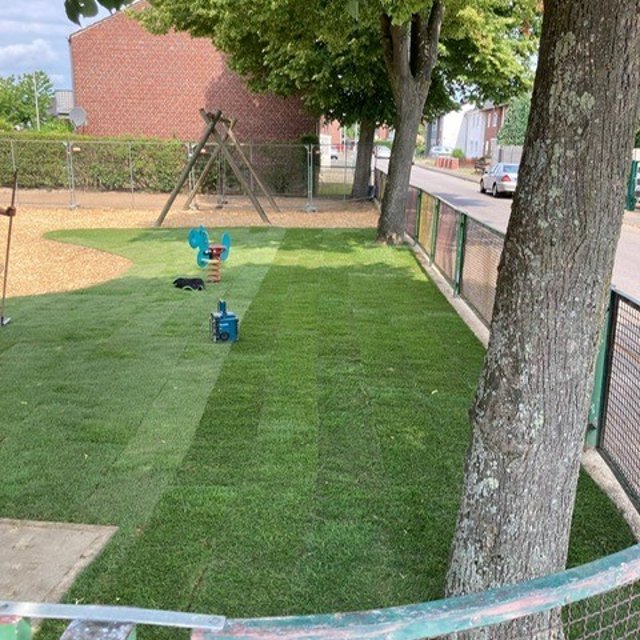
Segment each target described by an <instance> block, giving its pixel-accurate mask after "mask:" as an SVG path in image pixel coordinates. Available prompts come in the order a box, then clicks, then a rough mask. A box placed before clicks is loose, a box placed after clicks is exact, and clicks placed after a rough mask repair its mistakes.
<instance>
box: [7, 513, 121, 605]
mask: <svg viewBox="0 0 640 640" xmlns="http://www.w3.org/2000/svg"><path fill="white" fill-rule="evenodd" d="M116 531H117V527H101V526H95V525H83V524H61V523H56V522H34V521H29V520H6V519H0V600H14V601H18V602H57V601H58V600H59V599H60V598H61V597H62V596H63V595H64V594H65V592H66V591H67V590H68V589H69V587H70V586H71V585H72V583H73V581H74V580H75V578H76V576H77V575H78V574H79V573H80V572H81V571H82V570H83V569H84V568H85V567H86V566H88V565H89V564H90V563H91V562H92V561H93V560H94V558H95V557H96V556H97V555H98V554H99V553H100V551H101V550H102V548H103V547H104V546H105V545H106V544H107V542H108V541H109V540H110V539H111V536H113V534H114V533H115V532H116Z"/></svg>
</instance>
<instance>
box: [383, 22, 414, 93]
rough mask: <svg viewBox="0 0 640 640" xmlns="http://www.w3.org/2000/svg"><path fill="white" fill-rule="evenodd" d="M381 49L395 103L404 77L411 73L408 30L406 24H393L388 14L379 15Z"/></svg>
mask: <svg viewBox="0 0 640 640" xmlns="http://www.w3.org/2000/svg"><path fill="white" fill-rule="evenodd" d="M380 25H381V27H382V49H383V52H384V61H385V64H386V66H387V72H388V74H389V82H390V84H391V90H392V91H393V97H394V99H395V102H396V105H398V104H399V100H400V98H401V93H402V91H401V88H402V86H403V84H404V79H405V78H407V77H409V76H410V75H411V70H410V68H409V31H408V29H407V25H394V24H393V22H392V21H391V18H390V16H389V15H388V14H386V13H383V14H381V16H380Z"/></svg>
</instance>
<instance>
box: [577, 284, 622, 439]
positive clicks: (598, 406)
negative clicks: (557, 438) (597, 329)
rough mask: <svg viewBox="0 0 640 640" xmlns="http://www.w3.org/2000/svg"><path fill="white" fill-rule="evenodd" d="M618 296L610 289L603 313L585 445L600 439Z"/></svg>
mask: <svg viewBox="0 0 640 640" xmlns="http://www.w3.org/2000/svg"><path fill="white" fill-rule="evenodd" d="M618 304H619V296H618V294H617V292H616V290H615V289H613V288H612V289H611V294H610V296H609V304H608V306H607V311H606V314H605V322H604V327H602V333H601V334H600V348H599V350H598V357H597V359H596V369H595V380H594V383H593V392H592V394H591V405H590V407H589V422H588V424H587V435H586V438H585V444H586V446H587V447H598V446H599V445H600V442H601V441H602V435H603V430H604V421H605V415H606V410H607V398H608V397H609V383H610V381H611V356H612V355H613V349H612V346H613V340H614V338H615V326H616V322H617V318H618Z"/></svg>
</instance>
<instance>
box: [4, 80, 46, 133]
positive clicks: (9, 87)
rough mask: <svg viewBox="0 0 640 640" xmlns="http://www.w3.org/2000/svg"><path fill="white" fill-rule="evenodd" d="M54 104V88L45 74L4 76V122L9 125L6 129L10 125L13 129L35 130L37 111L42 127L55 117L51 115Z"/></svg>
mask: <svg viewBox="0 0 640 640" xmlns="http://www.w3.org/2000/svg"><path fill="white" fill-rule="evenodd" d="M36 95H37V98H38V106H37V110H36ZM52 101H53V85H52V84H51V80H49V76H48V75H47V74H46V73H45V72H44V71H36V72H35V73H25V74H23V75H21V76H8V77H6V78H2V77H0V121H3V122H4V123H5V124H4V127H5V128H6V125H7V124H8V125H9V126H10V128H15V127H24V128H35V127H36V121H37V116H36V112H38V113H39V118H40V124H44V123H46V122H47V121H48V120H50V119H51V118H52V116H51V115H50V114H49V109H50V107H51V104H52Z"/></svg>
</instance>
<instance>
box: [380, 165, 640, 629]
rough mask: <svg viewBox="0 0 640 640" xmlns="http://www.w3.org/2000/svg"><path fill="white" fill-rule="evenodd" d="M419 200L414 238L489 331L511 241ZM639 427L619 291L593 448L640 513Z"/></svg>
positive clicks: (630, 321) (629, 325)
mask: <svg viewBox="0 0 640 640" xmlns="http://www.w3.org/2000/svg"><path fill="white" fill-rule="evenodd" d="M635 165H637V163H635V164H634V166H635ZM636 168H637V167H636ZM633 177H634V185H635V175H634V176H633ZM385 181H386V176H385V174H384V173H383V172H382V171H381V170H380V169H376V173H375V184H376V186H379V185H380V184H384V182H385ZM411 190H412V192H413V191H415V187H411ZM412 192H411V193H412ZM412 197H414V198H415V196H413V195H412ZM417 200H418V202H419V206H418V207H417V216H414V215H413V212H409V213H408V214H407V216H406V226H405V231H406V233H407V235H408V236H409V237H410V238H411V239H412V241H413V242H415V243H416V245H417V246H418V247H419V248H420V251H421V252H423V253H424V254H426V256H427V257H428V258H429V260H430V262H431V264H432V265H433V266H435V267H436V268H437V269H438V271H439V272H440V273H441V274H442V276H443V277H444V278H445V280H446V281H447V282H448V283H449V285H450V286H451V289H452V291H453V293H454V295H458V296H460V297H461V298H462V299H463V300H464V301H465V302H466V303H467V304H468V305H469V306H470V307H471V308H472V309H473V310H474V311H475V312H476V314H477V316H478V317H479V318H480V320H482V322H483V323H484V324H485V325H486V326H489V324H490V322H491V316H492V313H493V303H494V299H495V291H496V282H497V277H498V265H499V263H500V256H501V253H502V247H503V244H504V234H502V233H500V232H499V231H496V230H495V229H492V228H491V227H489V226H487V225H485V224H483V223H481V222H479V221H477V220H475V219H474V218H473V217H472V216H470V215H469V214H467V213H466V212H464V211H461V210H459V209H456V208H455V207H453V206H452V205H450V204H449V203H447V202H446V201H445V200H442V199H440V198H438V197H436V196H434V195H431V194H428V193H426V192H424V191H421V192H420V194H419V195H418V196H417ZM639 424H640V302H639V301H636V300H634V299H633V298H631V297H630V296H628V295H626V294H623V293H621V292H619V291H617V290H615V289H614V290H612V292H611V298H610V304H609V309H608V312H607V319H606V322H605V327H604V328H603V332H602V338H601V346H600V353H599V356H598V360H597V366H596V374H595V381H594V388H593V395H592V400H591V407H590V413H589V423H588V427H587V434H586V444H587V446H591V447H597V449H598V451H599V452H600V453H601V454H602V456H603V458H604V459H605V460H606V462H607V463H608V465H609V467H610V468H611V470H612V471H613V472H614V473H615V474H616V476H617V477H618V479H619V480H620V481H621V483H622V485H623V487H624V488H625V490H626V493H627V495H628V496H629V498H630V499H631V500H632V501H633V502H634V503H635V505H636V508H640V455H639V453H640V429H639V428H638V425H639ZM638 637H640V633H639V634H638Z"/></svg>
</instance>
